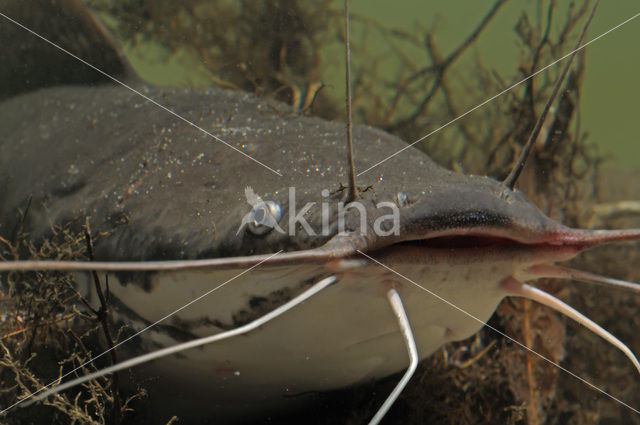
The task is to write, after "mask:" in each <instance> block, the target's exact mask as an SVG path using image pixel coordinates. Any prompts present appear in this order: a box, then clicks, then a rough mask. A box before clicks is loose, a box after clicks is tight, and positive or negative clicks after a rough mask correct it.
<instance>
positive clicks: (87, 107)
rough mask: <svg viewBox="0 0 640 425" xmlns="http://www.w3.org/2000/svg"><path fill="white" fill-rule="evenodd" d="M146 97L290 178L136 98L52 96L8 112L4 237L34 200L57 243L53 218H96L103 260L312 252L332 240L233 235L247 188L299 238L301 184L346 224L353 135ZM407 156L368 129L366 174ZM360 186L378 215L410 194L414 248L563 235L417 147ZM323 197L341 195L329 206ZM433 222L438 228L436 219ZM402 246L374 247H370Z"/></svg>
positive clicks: (225, 99) (209, 101) (358, 140)
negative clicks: (504, 236) (340, 208)
mask: <svg viewBox="0 0 640 425" xmlns="http://www.w3.org/2000/svg"><path fill="white" fill-rule="evenodd" d="M143 90H144V92H145V93H146V94H147V95H149V96H150V97H152V98H154V99H158V100H159V101H161V102H162V103H163V104H164V105H165V106H167V107H168V108H170V109H172V110H173V111H175V112H176V113H178V114H180V115H181V116H183V117H185V118H187V119H188V120H191V121H193V122H196V123H198V125H200V126H201V127H203V128H205V129H206V130H208V131H210V132H211V133H213V134H216V135H219V137H220V138H222V139H223V140H225V141H226V142H228V143H230V144H231V145H233V146H235V147H237V148H238V149H241V150H243V151H245V152H246V153H247V154H249V155H251V156H253V157H254V158H256V159H259V160H260V161H261V162H263V163H265V164H267V165H269V166H270V167H272V168H274V169H276V170H278V171H279V172H280V173H282V174H283V176H282V177H280V176H278V175H277V174H275V173H273V172H271V171H269V170H268V169H266V168H264V167H261V166H260V165H258V164H256V163H254V162H252V161H250V160H248V159H247V158H245V157H243V156H241V155H240V154H238V153H237V152H234V151H233V150H232V149H230V148H229V147H227V146H225V145H224V144H222V143H220V142H219V141H216V140H213V139H211V138H210V137H209V136H207V135H205V134H202V133H201V132H199V131H198V130H197V129H195V128H193V127H191V126H189V125H188V124H186V123H185V122H183V121H180V120H179V119H177V118H175V117H172V116H171V115H169V114H168V113H167V112H165V111H163V110H161V109H159V108H158V107H157V106H155V105H152V104H150V103H149V102H146V101H145V100H144V99H140V97H139V96H138V95H136V94H134V93H132V92H130V91H129V90H127V89H126V88H123V87H119V86H112V85H108V86H100V87H93V88H87V87H81V88H78V87H64V88H52V89H47V90H41V91H37V92H34V93H30V94H27V95H23V96H20V97H17V98H14V99H11V100H9V101H6V102H4V103H2V105H1V106H0V117H1V118H0V120H2V128H3V129H4V132H3V134H2V135H1V136H0V137H2V139H3V143H1V144H0V180H1V181H2V184H3V187H4V188H5V189H6V190H4V191H3V192H2V193H1V194H0V197H1V199H0V201H1V205H0V213H1V215H2V217H3V220H2V221H1V223H0V233H2V234H5V235H7V234H9V233H10V232H11V230H12V228H13V226H15V224H16V223H17V220H18V215H17V213H16V211H17V208H25V206H26V203H27V200H28V198H29V197H32V204H31V210H30V214H29V216H28V217H27V219H28V221H27V223H26V225H27V226H28V228H30V229H32V230H31V231H32V232H33V235H34V236H35V237H36V238H39V237H41V236H43V235H44V234H45V233H46V231H47V229H48V224H47V223H48V219H51V220H52V221H53V222H54V223H63V222H65V221H67V220H70V219H71V218H73V217H74V216H77V215H84V214H86V215H88V216H89V217H90V218H91V222H92V226H93V228H94V230H95V231H98V232H103V231H106V232H108V235H107V236H106V237H105V238H102V239H101V240H100V241H99V242H97V244H96V250H97V259H103V260H107V259H108V260H116V259H127V260H151V259H181V258H200V257H204V256H206V257H220V256H239V255H248V254H256V253H269V252H275V251H277V250H279V249H284V250H285V251H293V250H300V249H307V248H312V247H317V246H319V245H321V244H322V243H323V242H325V241H326V240H327V237H326V236H315V237H314V236H308V235H307V234H306V232H304V231H297V232H295V235H293V236H289V235H282V234H280V233H278V232H271V233H270V234H268V235H264V236H255V235H252V234H251V233H249V232H243V233H242V234H241V235H239V236H236V235H235V233H236V231H237V229H238V226H239V224H240V220H241V218H242V216H243V215H244V214H245V213H247V212H248V211H249V210H250V208H251V207H250V206H249V205H248V204H247V202H246V200H245V198H244V188H245V186H251V187H253V188H254V190H255V191H256V193H258V194H259V195H260V196H261V197H262V198H263V199H265V200H274V201H277V202H278V203H279V204H280V205H281V206H282V210H283V218H282V220H281V223H282V226H283V229H284V230H285V231H287V233H289V232H288V217H289V205H288V188H289V187H296V204H297V205H296V211H300V210H301V209H302V207H303V206H304V205H305V203H306V202H308V201H316V202H317V204H316V207H315V208H313V209H311V210H310V214H309V215H307V216H306V217H305V218H306V219H307V221H309V223H312V224H313V227H314V228H315V229H317V230H318V233H319V230H320V227H321V221H320V220H321V218H320V217H319V213H320V204H321V203H322V202H326V203H328V204H329V205H330V207H331V209H332V213H333V214H332V221H335V220H334V219H335V208H336V207H337V203H338V201H339V200H340V199H341V198H343V195H344V194H343V192H342V191H340V187H341V183H343V182H346V177H345V175H346V174H345V169H344V161H343V160H342V158H343V157H344V143H343V138H344V127H343V125H341V124H338V123H331V122H327V121H324V120H320V119H317V118H310V117H304V116H299V115H295V114H294V113H292V112H291V111H290V110H289V108H287V107H286V106H285V105H282V104H279V103H274V102H268V101H264V100H260V99H258V98H256V97H255V96H252V95H249V94H246V93H240V92H232V91H226V90H204V89H201V90H178V89H162V88H149V89H144V88H143ZM402 147H404V142H402V141H401V140H399V139H397V138H394V137H393V136H391V135H389V134H386V133H383V132H381V131H379V130H376V129H373V128H366V127H356V129H355V150H356V153H357V155H356V168H357V169H365V168H368V167H369V166H371V165H373V164H375V163H376V162H377V161H379V160H381V159H384V158H385V157H386V156H387V155H389V154H391V153H393V152H395V151H397V150H398V149H400V148H402ZM42 176H47V177H46V178H44V179H43V178H42ZM359 184H360V185H361V187H362V188H365V187H368V186H370V188H369V189H368V190H367V191H366V192H364V193H363V194H362V197H363V200H364V201H366V202H365V204H366V205H368V206H371V207H373V206H374V204H375V203H378V202H381V201H394V199H395V197H396V194H397V193H398V192H399V191H403V192H404V193H406V194H407V196H408V200H409V202H408V205H407V206H405V207H403V208H401V214H402V216H401V223H402V226H403V228H402V232H401V234H402V238H403V239H407V238H410V237H409V236H408V235H414V236H415V238H419V237H420V236H422V235H421V234H425V233H430V232H432V231H434V230H438V227H441V228H443V229H446V228H448V229H451V228H452V227H462V228H465V227H469V228H470V227H476V228H478V227H479V228H482V227H501V228H505V227H514V229H515V228H520V229H522V230H520V231H521V232H522V234H521V235H520V236H521V237H522V238H528V237H530V236H531V235H530V234H531V233H533V232H535V231H538V232H540V231H542V230H545V229H544V228H545V227H546V226H551V224H550V222H548V221H547V220H546V219H545V218H543V217H542V215H540V214H539V213H538V211H537V209H536V208H535V207H534V206H532V204H530V203H528V202H527V201H525V200H524V198H522V197H521V196H519V195H518V194H515V193H510V194H508V195H506V193H507V192H508V191H506V190H505V189H504V188H503V187H502V186H501V185H500V184H499V183H497V182H495V181H493V180H490V179H488V178H479V177H467V176H464V175H460V174H456V173H453V172H451V171H448V170H445V169H443V168H441V167H439V166H438V165H436V164H435V163H433V162H432V161H431V160H430V159H429V158H428V157H427V156H426V155H424V154H423V153H421V152H419V151H416V150H413V149H412V150H411V151H409V152H404V153H402V154H400V155H397V156H396V157H394V158H393V159H391V160H390V161H387V162H385V163H384V164H382V165H380V166H379V167H377V168H375V169H373V170H371V171H370V172H368V173H366V174H364V175H363V176H362V178H360V179H359ZM323 189H328V190H329V191H330V192H333V195H331V196H330V197H328V198H323V197H322V196H321V191H322V190H323ZM488 193H491V194H492V195H491V196H487V194H488ZM369 201H370V202H371V204H370V203H369ZM512 201H517V202H512ZM45 208H46V210H45ZM451 212H456V214H457V216H458V218H457V220H458V221H459V223H458V224H457V225H456V224H454V223H453V222H452V220H456V218H455V217H453V216H452V214H451ZM473 213H475V214H473ZM429 216H431V217H435V216H438V217H440V219H439V220H425V217H429ZM369 219H370V221H372V217H370V218H369ZM500 220H502V222H500ZM330 224H331V225H332V226H331V228H332V233H331V235H328V236H333V235H334V234H335V233H336V232H337V228H336V227H335V226H333V224H334V223H333V222H332V223H330ZM352 224H355V223H352ZM496 225H497V226H496ZM512 225H513V226H512ZM524 229H526V230H524ZM374 236H375V235H373V234H372V235H370V238H374ZM390 242H393V241H392V240H385V241H378V240H375V239H370V240H369V241H368V243H367V245H368V246H369V247H376V246H382V245H386V244H389V243H390Z"/></svg>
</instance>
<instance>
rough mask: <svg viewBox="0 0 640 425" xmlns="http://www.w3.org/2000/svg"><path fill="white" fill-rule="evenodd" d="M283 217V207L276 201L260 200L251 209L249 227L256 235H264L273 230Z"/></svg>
mask: <svg viewBox="0 0 640 425" xmlns="http://www.w3.org/2000/svg"><path fill="white" fill-rule="evenodd" d="M281 218H282V208H280V205H278V204H277V203H276V202H274V201H266V202H260V203H258V204H257V205H256V206H255V207H253V210H252V211H251V220H250V221H249V223H248V225H247V228H248V229H249V231H250V232H251V233H253V234H254V235H264V234H267V233H269V232H270V231H271V230H273V228H274V227H276V226H277V224H278V222H279V221H280V219H281Z"/></svg>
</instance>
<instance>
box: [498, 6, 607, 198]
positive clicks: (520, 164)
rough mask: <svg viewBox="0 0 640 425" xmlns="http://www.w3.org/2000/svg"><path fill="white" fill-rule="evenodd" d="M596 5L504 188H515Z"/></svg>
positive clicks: (594, 8)
mask: <svg viewBox="0 0 640 425" xmlns="http://www.w3.org/2000/svg"><path fill="white" fill-rule="evenodd" d="M598 3H600V0H596V2H595V4H594V5H593V8H592V9H591V14H590V15H589V17H588V18H587V21H586V22H585V24H584V26H583V27H582V32H581V33H580V36H579V37H578V41H577V42H576V45H575V46H574V48H573V53H572V54H571V56H569V60H567V63H566V65H565V66H564V69H563V70H562V73H561V74H560V76H559V77H558V79H557V81H556V84H555V85H554V86H553V91H552V92H551V96H549V99H548V100H547V103H546V104H545V105H544V109H543V110H542V114H540V117H539V118H538V121H537V122H536V126H535V127H534V128H533V131H532V132H531V135H530V136H529V140H527V143H526V144H525V145H524V148H522V152H521V153H520V157H519V158H518V162H517V163H516V165H515V166H514V167H513V169H512V170H511V172H510V173H509V175H508V176H507V178H506V179H504V182H503V184H504V185H505V186H506V187H508V188H509V189H513V187H514V186H515V184H516V182H517V181H518V177H520V173H522V170H523V168H524V164H525V162H526V161H527V157H528V156H529V153H530V152H531V149H532V148H533V144H534V142H535V141H536V139H537V138H538V134H540V130H541V129H542V125H543V124H544V119H545V118H546V116H547V113H548V112H549V109H550V108H551V104H552V103H553V101H554V99H555V98H556V95H557V94H558V91H560V86H561V85H562V82H563V81H564V77H565V76H566V75H567V72H568V71H569V68H570V67H571V63H572V62H573V58H574V57H575V56H576V54H577V53H578V49H579V47H580V44H581V43H582V39H583V38H584V35H585V34H586V32H587V28H588V27H589V24H590V23H591V20H592V19H593V16H594V15H595V13H596V8H597V7H598Z"/></svg>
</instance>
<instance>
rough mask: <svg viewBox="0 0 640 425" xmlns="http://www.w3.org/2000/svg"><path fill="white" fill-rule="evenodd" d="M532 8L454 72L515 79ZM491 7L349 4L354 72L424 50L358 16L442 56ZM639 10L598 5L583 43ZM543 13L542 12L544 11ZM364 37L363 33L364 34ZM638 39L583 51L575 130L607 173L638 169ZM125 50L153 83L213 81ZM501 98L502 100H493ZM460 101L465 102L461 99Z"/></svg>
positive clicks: (339, 87)
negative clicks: (431, 38) (519, 29)
mask: <svg viewBox="0 0 640 425" xmlns="http://www.w3.org/2000/svg"><path fill="white" fill-rule="evenodd" d="M535 3H536V2H531V1H530V2H520V1H511V2H508V3H507V4H506V5H504V6H503V7H502V8H501V10H500V11H499V12H498V14H497V16H496V17H495V18H494V19H493V21H492V22H491V23H490V25H489V26H488V27H487V28H486V30H485V31H484V32H483V33H482V34H481V36H480V38H479V40H478V42H477V43H474V45H473V46H472V48H470V49H469V50H468V51H467V52H466V53H465V54H464V55H463V56H462V57H461V58H460V60H459V61H458V64H457V66H456V72H457V73H460V74H467V75H468V74H471V73H472V72H473V69H474V68H475V61H476V60H480V61H481V62H482V63H483V64H484V66H485V67H487V68H491V69H495V70H496V71H497V72H499V73H500V74H501V75H503V76H504V77H505V78H507V81H515V74H514V72H515V68H516V66H517V64H518V60H519V58H520V56H521V52H522V50H521V47H520V46H519V44H518V42H517V35H516V33H515V31H514V27H515V23H516V22H517V21H518V18H519V17H520V16H521V15H522V13H523V7H525V8H526V10H528V11H529V12H530V13H531V16H536V13H537V12H536V7H537V6H536V4H535ZM491 4H492V3H491V2H470V1H467V0H453V1H445V0H437V1H431V2H424V1H419V0H407V1H403V2H401V3H399V4H398V3H392V2H388V1H383V0H367V1H353V2H352V6H351V7H352V13H353V15H355V16H357V17H356V18H354V22H353V23H352V27H353V28H354V34H353V37H354V39H355V40H356V42H357V39H358V38H359V37H365V36H366V37H367V40H368V41H367V44H366V46H365V48H364V49H360V50H358V49H357V48H354V56H353V62H354V68H356V69H357V68H358V67H360V66H368V65H362V64H363V63H367V62H366V61H368V63H369V64H372V63H374V62H375V64H376V70H377V71H378V72H383V73H387V74H388V75H389V76H392V75H394V74H393V73H394V72H396V69H397V64H394V62H393V61H394V58H393V57H391V55H390V54H389V53H390V51H389V49H394V48H396V47H398V46H400V47H401V48H403V49H405V51H406V55H407V57H409V58H412V59H413V60H414V61H415V64H416V66H419V64H420V62H421V61H422V62H424V60H425V59H426V52H425V50H424V49H423V48H420V47H414V48H409V47H407V45H406V44H404V45H402V44H397V45H390V44H389V43H386V42H385V41H384V39H383V38H382V37H381V36H380V33H379V32H377V31H375V30H372V29H368V30H365V29H363V25H361V23H362V22H361V19H359V18H366V19H370V20H372V21H375V22H377V23H378V24H380V25H381V26H383V27H385V28H387V29H397V30H401V31H404V32H406V33H408V34H413V35H419V34H420V33H421V32H423V31H424V30H433V31H434V32H435V43H436V46H437V47H438V49H439V51H440V53H441V54H442V55H446V53H448V52H449V51H451V49H453V48H455V46H457V45H459V44H460V43H461V42H462V41H463V40H464V38H465V37H467V36H468V34H469V33H470V32H471V29H472V28H474V27H475V26H476V25H477V23H478V21H479V19H480V18H481V17H482V16H484V14H485V13H486V11H487V10H488V9H489V7H490V6H491ZM340 7H341V2H340V1H337V2H336V6H335V9H336V11H338V10H340ZM639 11H640V9H638V3H637V2H636V1H634V0H623V1H615V2H602V4H600V5H599V8H598V11H597V14H596V17H595V18H594V20H593V22H592V24H591V26H590V30H589V32H588V35H587V38H586V39H587V40H591V39H593V38H595V37H596V36H598V35H600V34H602V33H604V32H606V31H608V30H609V29H611V28H613V27H614V26H616V25H618V24H620V23H622V22H623V21H625V20H626V19H628V18H630V17H632V16H633V15H634V14H635V13H638V12H639ZM541 12H542V13H543V14H546V9H542V10H541ZM565 14H566V4H564V5H563V7H562V8H561V9H559V10H558V11H557V12H556V15H555V16H554V24H553V25H552V32H553V31H555V32H556V33H557V31H559V30H560V29H561V27H562V25H561V24H562V23H563V22H564V17H565V16H564V15H565ZM336 23H339V21H336ZM532 24H533V23H532ZM336 31H339V29H336ZM365 31H368V33H366V34H365ZM639 37H640V19H639V20H636V21H632V22H629V23H628V24H626V25H625V26H623V27H621V28H619V29H618V30H616V31H614V32H612V33H610V34H608V35H606V36H604V37H603V38H602V39H600V40H598V41H596V42H594V43H593V44H592V45H590V46H589V47H588V48H587V50H586V61H587V65H586V73H585V76H584V81H583V85H582V91H581V103H580V115H579V116H580V125H581V127H582V130H583V131H584V132H586V133H587V134H588V137H589V138H590V139H591V140H593V141H595V142H597V143H598V145H599V148H600V152H601V153H602V154H603V155H604V156H605V157H607V161H606V162H605V163H604V165H605V166H609V167H619V166H622V167H625V168H633V169H638V168H640V160H638V158H640V139H639V138H638V136H637V131H636V122H637V111H638V108H637V106H636V105H637V99H638V97H639V96H640V84H638V83H637V78H636V75H637V72H638V69H640V51H639V50H638V49H637V47H636V46H635V43H636V41H637V40H638V39H639ZM570 45H573V42H572V43H570ZM128 52H129V53H130V57H131V60H132V62H133V63H134V65H135V66H136V68H137V69H138V70H139V71H140V72H141V73H142V74H143V75H144V77H145V78H146V79H148V80H149V81H151V82H154V83H158V84H161V85H169V84H171V85H175V84H179V85H190V84H196V85H201V84H204V85H206V84H210V82H211V80H210V75H209V74H208V72H207V70H206V69H205V68H204V67H203V65H202V63H201V60H200V58H199V57H198V56H197V55H196V53H195V51H193V50H184V49H183V50H180V51H178V52H177V53H171V52H169V51H167V50H166V49H163V48H161V47H159V46H157V45H156V44H154V43H149V42H143V43H140V44H138V45H137V46H136V47H135V48H129V49H128ZM565 53H566V52H558V54H565ZM320 55H321V58H322V64H323V69H322V72H321V78H322V80H323V81H324V82H325V83H326V85H327V87H326V88H325V89H324V90H325V92H329V93H330V95H331V96H332V97H334V98H335V99H341V98H342V96H343V78H344V77H343V72H344V71H343V67H342V64H343V57H342V52H341V46H340V45H339V44H337V43H335V44H333V45H330V46H327V48H326V49H324V50H323V51H322V52H320ZM547 63H548V62H545V63H544V64H547ZM509 78H511V79H509ZM425 90H426V88H425ZM516 90H517V89H516ZM501 100H504V97H503V98H499V99H496V100H495V101H496V102H500V101H501ZM477 101H478V99H470V101H469V102H468V104H467V105H465V106H466V107H468V108H470V107H473V106H475V104H477V103H474V102H477ZM461 103H463V104H464V100H463V101H462V102H461Z"/></svg>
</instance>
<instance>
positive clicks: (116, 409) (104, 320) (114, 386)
mask: <svg viewBox="0 0 640 425" xmlns="http://www.w3.org/2000/svg"><path fill="white" fill-rule="evenodd" d="M84 234H85V238H86V241H87V254H88V255H89V261H95V258H94V256H93V241H92V240H91V231H90V229H89V217H86V218H85V226H84ZM91 276H92V277H93V283H94V285H95V287H96V293H97V294H98V299H99V300H100V310H99V311H98V320H100V322H101V324H102V330H103V332H104V337H105V339H106V340H107V346H108V349H109V350H108V351H109V354H110V356H111V363H112V364H114V365H115V364H116V363H118V354H117V352H116V350H115V343H114V341H113V338H112V337H111V331H110V330H109V321H108V317H109V315H108V313H109V307H108V305H107V299H106V298H105V296H104V292H103V291H102V285H101V283H100V278H99V277H98V272H96V271H95V270H92V271H91ZM118 383H119V379H118V372H114V373H113V375H112V376H111V395H112V397H113V423H114V424H115V425H118V424H119V423H120V422H121V421H122V410H121V404H120V396H119V393H118V387H119V385H118Z"/></svg>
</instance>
